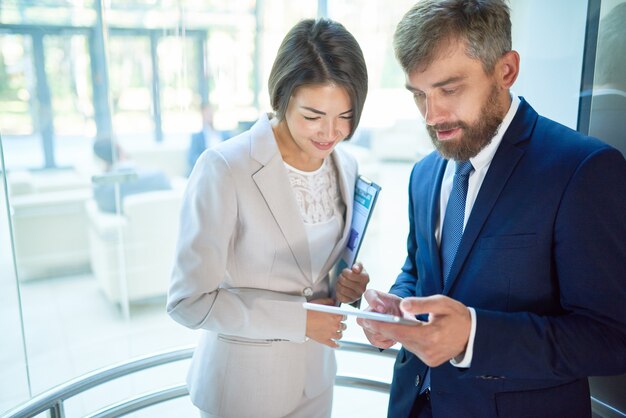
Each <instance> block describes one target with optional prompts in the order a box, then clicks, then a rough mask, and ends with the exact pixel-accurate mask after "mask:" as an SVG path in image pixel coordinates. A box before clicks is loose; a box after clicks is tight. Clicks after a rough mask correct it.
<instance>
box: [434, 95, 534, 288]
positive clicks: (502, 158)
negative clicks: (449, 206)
mask: <svg viewBox="0 0 626 418" xmlns="http://www.w3.org/2000/svg"><path fill="white" fill-rule="evenodd" d="M537 117H538V115H537V113H536V112H535V111H534V110H533V109H532V108H531V107H530V105H528V103H526V101H525V100H524V99H523V98H521V103H520V105H519V109H518V110H517V113H516V115H515V117H514V118H513V121H511V124H510V125H509V128H508V129H507V130H506V132H505V134H504V136H503V138H502V142H501V143H500V145H499V146H498V150H497V151H496V154H495V155H494V157H493V160H492V161H491V165H490V166H489V171H488V172H487V175H486V176H485V179H484V180H483V184H482V186H481V187H480V191H479V192H478V196H477V197H476V202H475V203H474V207H473V208H472V212H471V214H470V217H469V219H468V220H467V225H466V226H465V231H464V232H463V237H462V238H461V243H460V244H459V249H458V250H457V253H456V257H455V259H454V262H453V263H452V267H451V268H450V277H449V279H448V281H447V282H446V287H445V288H444V289H443V293H444V294H447V293H448V292H449V290H450V288H451V287H452V285H453V284H454V281H455V280H456V278H457V275H458V273H459V271H461V267H462V266H463V264H464V263H465V260H466V259H467V256H468V255H469V253H470V251H471V249H472V247H473V246H474V243H475V241H476V239H477V237H478V234H479V233H480V231H481V229H482V227H483V225H484V224H485V221H486V220H487V218H488V217H489V214H490V213H491V210H492V209H493V206H494V205H495V203H496V201H497V200H498V197H499V196H500V193H501V192H502V189H504V186H505V185H506V183H507V181H508V180H509V177H510V176H511V174H512V173H513V171H514V169H515V167H516V165H517V163H518V162H519V160H520V159H521V158H522V156H523V155H524V152H525V151H524V150H523V149H522V148H520V147H518V146H517V144H518V143H520V142H522V141H525V140H527V139H529V138H530V135H531V132H532V129H533V128H534V125H535V122H536V121H537Z"/></svg>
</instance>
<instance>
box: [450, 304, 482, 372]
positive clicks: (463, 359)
mask: <svg viewBox="0 0 626 418" xmlns="http://www.w3.org/2000/svg"><path fill="white" fill-rule="evenodd" d="M467 309H468V310H469V313H470V318H471V321H470V335H469V339H468V340H467V347H466V348H465V352H464V353H461V354H459V355H458V356H456V357H455V358H453V359H452V360H450V364H452V365H453V366H454V367H458V368H463V369H467V368H469V367H470V366H471V365H472V357H473V356H474V337H475V336H476V311H475V310H474V308H470V307H468V308H467Z"/></svg>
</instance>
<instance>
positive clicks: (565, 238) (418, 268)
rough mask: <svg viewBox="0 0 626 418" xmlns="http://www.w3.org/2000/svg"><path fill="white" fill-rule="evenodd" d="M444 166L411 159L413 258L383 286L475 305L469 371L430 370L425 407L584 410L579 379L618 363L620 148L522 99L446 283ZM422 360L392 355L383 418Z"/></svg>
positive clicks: (399, 409)
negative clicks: (439, 233) (439, 236)
mask: <svg viewBox="0 0 626 418" xmlns="http://www.w3.org/2000/svg"><path fill="white" fill-rule="evenodd" d="M446 163H447V162H446V160H444V159H442V158H441V156H439V154H437V153H433V154H431V155H429V156H427V157H425V158H424V159H423V160H421V161H420V162H418V163H417V164H416V165H415V167H414V168H413V172H412V174H411V179H410V186H409V193H410V196H409V220H410V231H409V237H408V244H407V252H408V254H407V259H406V262H405V264H404V266H403V268H402V273H401V274H400V275H399V276H398V278H397V280H396V283H395V284H394V285H393V286H392V289H391V293H394V294H396V295H399V296H401V297H407V296H428V295H433V294H438V293H440V294H444V295H447V296H449V297H451V298H453V299H456V300H459V301H460V302H462V303H464V304H465V305H467V306H471V307H473V308H475V309H476V316H477V321H476V322H477V329H476V339H475V343H474V354H473V360H472V364H471V367H470V368H467V369H459V368H456V367H454V366H452V365H451V364H449V362H446V363H444V364H443V365H441V366H439V367H436V368H433V369H432V370H431V405H432V409H433V414H434V416H435V417H481V418H485V417H507V418H509V417H535V418H536V417H544V416H545V417H579V416H584V417H587V416H591V406H590V398H589V387H588V382H587V376H590V375H610V374H620V373H623V372H624V371H626V161H625V160H624V157H623V156H622V155H621V154H620V152H618V151H617V150H615V149H613V148H611V147H609V146H607V145H606V144H604V143H602V142H600V141H598V140H596V139H593V138H589V137H585V136H583V135H581V134H579V133H577V132H575V131H573V130H571V129H569V128H567V127H565V126H562V125H560V124H558V123H556V122H554V121H551V120H549V119H546V118H543V117H541V116H539V115H538V114H537V113H536V112H535V111H534V110H533V109H532V107H531V106H530V105H529V104H528V103H527V102H526V101H524V100H523V99H522V100H521V103H520V106H519V109H518V111H517V113H516V115H515V117H514V119H513V121H512V123H511V125H510V126H509V128H508V129H507V131H506V132H505V134H504V137H503V139H502V142H501V144H500V146H499V148H498V150H497V152H496V154H495V156H494V158H493V161H492V162H491V165H490V168H489V171H488V173H487V175H486V177H485V179H484V181H483V184H482V186H481V189H480V192H479V194H478V196H477V199H476V201H475V203H474V207H473V209H472V212H471V214H470V217H469V219H468V222H467V225H466V228H465V232H464V234H463V238H462V241H461V244H460V246H459V250H458V253H457V257H456V259H455V261H454V264H453V265H452V268H451V272H450V280H449V281H448V283H447V285H446V287H445V288H442V285H441V283H442V280H441V262H440V257H439V247H438V244H437V242H436V240H435V234H434V231H435V227H436V225H437V223H438V222H439V190H440V185H441V180H442V177H443V173H444V170H445V165H446ZM426 369H427V367H426V366H425V365H424V363H422V362H421V361H420V360H419V359H418V358H417V357H416V356H414V355H413V354H411V353H409V352H408V351H405V350H404V349H402V350H401V351H400V353H399V354H398V358H397V360H396V365H395V368H394V377H393V382H392V388H391V396H390V403H389V416H390V417H394V418H397V417H407V416H409V414H410V411H411V406H412V404H413V401H414V399H415V397H416V396H417V394H418V393H419V391H420V389H421V388H420V384H421V382H422V381H423V376H424V373H425V372H426ZM417 376H419V377H420V378H419V379H418V378H417Z"/></svg>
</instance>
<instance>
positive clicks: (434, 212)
mask: <svg viewBox="0 0 626 418" xmlns="http://www.w3.org/2000/svg"><path fill="white" fill-rule="evenodd" d="M446 166H447V160H445V159H443V158H441V157H439V158H438V161H437V162H436V163H435V167H434V174H435V181H434V182H433V183H431V184H432V188H431V190H430V192H429V193H428V205H429V210H428V211H427V212H426V213H428V217H427V219H426V221H427V223H428V251H429V253H430V258H429V260H431V263H430V268H431V277H432V278H433V279H434V280H432V282H433V283H430V284H429V285H428V287H430V286H434V291H433V292H429V293H428V294H435V293H441V292H442V291H443V287H442V284H443V277H442V272H441V254H440V252H439V244H438V243H437V238H436V237H435V231H436V230H437V224H438V223H439V217H440V214H439V197H440V195H441V182H442V181H443V174H444V173H445V171H446ZM427 290H430V289H427Z"/></svg>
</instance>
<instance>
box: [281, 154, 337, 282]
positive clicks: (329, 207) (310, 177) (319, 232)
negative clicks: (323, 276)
mask: <svg viewBox="0 0 626 418" xmlns="http://www.w3.org/2000/svg"><path fill="white" fill-rule="evenodd" d="M285 167H286V168H287V174H288V176H289V181H290V182H291V188H292V189H293V193H294V195H295V198H296V202H297V204H298V208H299V209H300V215H301V216H302V221H303V222H304V228H305V230H306V233H307V237H308V240H309V249H310V252H311V273H312V277H313V280H317V279H318V276H319V274H320V270H321V269H322V267H323V266H324V264H326V260H328V256H330V253H331V252H332V250H333V247H334V246H335V244H336V243H337V241H338V240H339V238H341V233H342V231H343V226H344V214H345V210H346V206H345V204H344V203H343V200H342V199H341V193H340V191H339V183H338V180H337V168H336V167H335V164H334V162H333V160H332V158H326V159H324V162H323V163H322V166H321V167H320V168H318V169H317V170H315V171H301V170H298V169H297V168H294V167H292V166H290V165H289V164H287V163H285Z"/></svg>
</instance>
